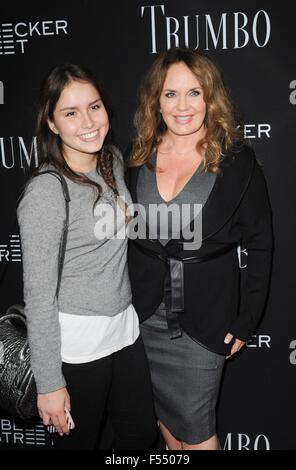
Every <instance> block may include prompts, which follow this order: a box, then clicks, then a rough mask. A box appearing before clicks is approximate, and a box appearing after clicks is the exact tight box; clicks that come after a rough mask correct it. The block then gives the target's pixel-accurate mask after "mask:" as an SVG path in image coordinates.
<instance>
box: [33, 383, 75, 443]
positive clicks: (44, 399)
mask: <svg viewBox="0 0 296 470" xmlns="http://www.w3.org/2000/svg"><path fill="white" fill-rule="evenodd" d="M37 408H38V412H39V416H40V418H41V419H42V420H43V424H44V425H45V426H49V425H51V424H52V425H53V426H54V427H55V428H56V430H57V432H58V433H59V434H60V436H62V435H63V433H65V434H69V429H68V425H67V421H66V417H65V408H68V410H69V411H70V409H71V407H70V396H69V393H68V392H67V389H66V388H65V387H64V388H60V389H59V390H56V391H55V392H50V393H39V394H38V398H37Z"/></svg>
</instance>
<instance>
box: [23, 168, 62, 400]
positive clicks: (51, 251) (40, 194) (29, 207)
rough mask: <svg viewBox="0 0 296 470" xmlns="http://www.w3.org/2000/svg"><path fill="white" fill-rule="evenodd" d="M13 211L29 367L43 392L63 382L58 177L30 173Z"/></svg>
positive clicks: (60, 220)
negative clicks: (20, 262) (18, 242)
mask: <svg viewBox="0 0 296 470" xmlns="http://www.w3.org/2000/svg"><path fill="white" fill-rule="evenodd" d="M17 216H18V222H19V227H20V237H21V245H22V256H23V282H24V301H25V315H26V317H27V329H28V341H29V346H30V350H31V367H32V370H33V374H34V377H35V381H36V385H37V392H38V393H48V392H52V391H55V390H58V389H60V388H63V387H64V386H65V385H66V382H65V379H64V377H63V375H62V360H61V334H60V325H59V317H58V303H57V299H56V289H57V281H58V262H59V248H60V242H61V238H62V231H63V225H64V221H65V217H66V210H65V200H64V197H63V193H62V188H61V183H60V182H59V181H58V180H57V178H56V177H55V176H53V175H49V174H47V175H40V176H38V177H36V178H33V179H32V181H31V182H30V183H29V185H28V187H27V189H26V191H25V194H24V196H23V198H22V200H21V202H20V204H19V207H18V211H17Z"/></svg>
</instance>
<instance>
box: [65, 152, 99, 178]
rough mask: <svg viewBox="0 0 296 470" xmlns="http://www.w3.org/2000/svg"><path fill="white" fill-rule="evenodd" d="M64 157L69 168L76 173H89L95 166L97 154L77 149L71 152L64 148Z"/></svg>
mask: <svg viewBox="0 0 296 470" xmlns="http://www.w3.org/2000/svg"><path fill="white" fill-rule="evenodd" d="M71 150H72V149H71ZM64 157H65V160H66V162H67V164H68V165H69V167H70V168H71V170H73V171H75V172H77V173H89V172H90V171H92V170H94V169H95V168H96V167H97V161H98V156H97V154H93V153H91V154H87V153H81V152H77V151H74V152H71V151H69V150H67V149H64Z"/></svg>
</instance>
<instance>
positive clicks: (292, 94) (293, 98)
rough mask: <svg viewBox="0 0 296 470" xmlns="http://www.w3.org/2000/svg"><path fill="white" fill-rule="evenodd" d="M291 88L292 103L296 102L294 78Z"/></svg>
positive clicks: (295, 81) (295, 82)
mask: <svg viewBox="0 0 296 470" xmlns="http://www.w3.org/2000/svg"><path fill="white" fill-rule="evenodd" d="M289 88H290V90H293V91H292V92H291V93H290V103H291V104H296V80H292V81H291V82H290V86H289Z"/></svg>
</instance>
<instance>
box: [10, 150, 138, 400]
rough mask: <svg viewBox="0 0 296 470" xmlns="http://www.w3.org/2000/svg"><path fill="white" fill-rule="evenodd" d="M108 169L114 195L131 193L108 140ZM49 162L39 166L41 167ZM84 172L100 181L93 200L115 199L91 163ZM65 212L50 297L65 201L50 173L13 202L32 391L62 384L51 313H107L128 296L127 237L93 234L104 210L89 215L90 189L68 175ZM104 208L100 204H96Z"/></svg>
mask: <svg viewBox="0 0 296 470" xmlns="http://www.w3.org/2000/svg"><path fill="white" fill-rule="evenodd" d="M113 153H114V160H113V161H114V164H113V165H114V174H115V178H116V182H117V188H118V191H119V194H120V196H123V197H124V198H125V201H126V202H127V204H130V203H131V199H130V195H129V193H128V191H127V188H126V186H125V183H124V175H123V160H122V156H121V154H120V153H119V151H118V150H117V149H115V148H114V147H113ZM48 168H50V167H45V168H43V169H44V170H46V169H48ZM87 176H88V177H89V178H90V179H92V180H94V181H96V182H98V183H99V184H100V185H101V186H102V188H103V196H102V197H101V199H100V201H99V203H98V204H97V206H99V205H100V204H109V206H106V207H109V208H110V204H111V207H115V205H114V201H115V199H114V197H113V192H112V190H110V189H109V188H108V187H107V186H106V184H105V183H104V181H103V178H102V177H101V176H100V175H99V174H98V173H97V171H96V170H93V171H91V172H89V173H87ZM67 183H68V187H69V193H70V198H71V201H70V214H69V231H68V239H67V247H66V254H65V261H64V268H63V274H62V279H61V286H60V293H59V298H58V300H57V298H56V295H55V294H56V288H57V273H58V254H59V246H60V241H61V235H62V229H63V223H64V220H65V214H66V213H65V200H64V197H63V193H62V187H61V183H60V182H59V180H58V179H57V178H56V177H55V176H52V175H49V174H46V175H40V176H38V177H37V178H34V179H33V180H32V181H31V182H30V183H29V186H28V188H27V190H26V192H25V195H24V197H23V199H22V200H21V202H20V205H19V207H18V221H19V225H20V235H21V244H22V253H23V269H24V272H23V280H24V301H25V314H26V317H27V322H28V338H29V345H30V349H31V365H32V369H33V373H34V376H35V379H36V383H37V390H38V392H39V393H47V392H51V391H54V390H57V389H59V388H62V387H64V386H65V380H64V377H63V375H62V370H61V365H62V362H61V332H60V324H59V317H58V312H59V311H62V312H66V313H69V314H74V315H75V314H76V315H108V316H114V315H116V314H118V313H120V312H122V311H123V310H125V309H126V308H127V307H128V306H129V305H130V304H131V302H132V298H131V289H130V283H129V277H128V271H127V264H126V255H127V239H126V238H122V237H121V238H117V239H116V238H113V239H110V238H105V239H98V238H97V237H96V236H95V232H94V228H95V225H96V223H98V221H99V220H100V217H102V216H103V214H102V213H101V215H100V214H98V215H94V213H93V203H94V201H95V198H96V190H95V188H93V187H91V186H89V185H82V184H78V183H74V182H72V181H70V180H69V179H68V178H67ZM101 207H103V206H101Z"/></svg>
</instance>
